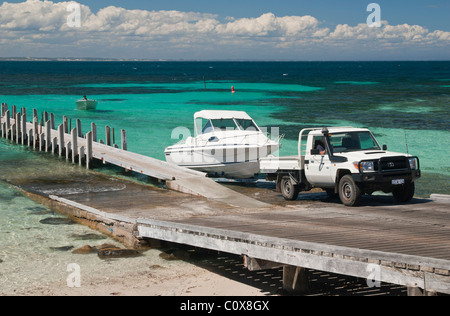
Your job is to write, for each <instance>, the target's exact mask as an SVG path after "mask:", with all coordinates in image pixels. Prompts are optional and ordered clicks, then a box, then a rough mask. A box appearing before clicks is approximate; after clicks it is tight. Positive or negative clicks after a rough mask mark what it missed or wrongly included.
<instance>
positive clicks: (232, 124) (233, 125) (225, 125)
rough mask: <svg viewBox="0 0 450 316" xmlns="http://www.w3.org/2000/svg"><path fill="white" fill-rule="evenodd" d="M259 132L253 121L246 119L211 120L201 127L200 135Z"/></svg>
mask: <svg viewBox="0 0 450 316" xmlns="http://www.w3.org/2000/svg"><path fill="white" fill-rule="evenodd" d="M239 130H241V131H259V128H258V126H256V124H255V123H254V122H253V120H247V119H212V120H208V122H207V123H206V124H205V126H203V129H202V134H206V133H211V132H213V131H214V132H220V131H239Z"/></svg>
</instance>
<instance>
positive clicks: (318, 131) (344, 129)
mask: <svg viewBox="0 0 450 316" xmlns="http://www.w3.org/2000/svg"><path fill="white" fill-rule="evenodd" d="M326 128H327V129H328V132H329V133H330V134H334V133H341V132H363V131H364V132H365V131H369V130H368V129H367V128H359V127H352V126H330V127H326ZM323 129H324V127H321V128H317V129H313V130H312V131H311V132H310V134H312V135H322V130H323Z"/></svg>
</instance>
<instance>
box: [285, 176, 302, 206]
mask: <svg viewBox="0 0 450 316" xmlns="http://www.w3.org/2000/svg"><path fill="white" fill-rule="evenodd" d="M299 192H300V189H299V187H298V185H296V184H294V182H293V181H292V179H291V177H289V176H285V177H283V178H281V194H282V195H283V197H284V198H285V199H286V200H288V201H295V200H297V198H298V193H299Z"/></svg>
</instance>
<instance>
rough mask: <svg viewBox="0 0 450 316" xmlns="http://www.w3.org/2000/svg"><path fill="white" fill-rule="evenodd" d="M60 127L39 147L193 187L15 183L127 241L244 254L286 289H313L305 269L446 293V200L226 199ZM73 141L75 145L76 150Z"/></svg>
mask: <svg viewBox="0 0 450 316" xmlns="http://www.w3.org/2000/svg"><path fill="white" fill-rule="evenodd" d="M6 112H7V111H5V113H3V111H2V114H5V115H2V117H1V122H0V123H1V124H0V125H1V126H2V130H1V135H2V136H3V137H7V138H9V139H11V140H12V141H14V142H18V143H21V142H23V140H22V139H21V138H18V137H17V135H18V134H17V133H18V130H17V129H16V128H15V127H14V126H16V122H23V121H20V120H21V118H20V117H19V116H17V114H16V119H12V118H11V117H10V114H9V113H6ZM22 124H24V123H19V126H22ZM50 124H51V123H50ZM25 126H26V128H24V131H26V130H27V129H29V130H31V132H30V131H28V132H26V133H23V134H20V135H28V137H29V138H26V139H25V140H26V142H29V143H30V145H31V144H34V142H35V139H36V137H37V136H38V133H35V131H37V128H35V124H28V123H27V124H26V125H25ZM63 127H64V126H63ZM76 132H77V131H75V135H76V134H77V133H76ZM91 132H92V131H91ZM19 133H20V131H19ZM59 133H60V128H59V127H58V129H57V130H55V132H53V130H52V128H50V133H48V135H49V136H47V134H44V135H42V134H41V135H39V140H45V141H44V145H42V144H40V143H39V142H38V143H39V144H38V146H37V148H39V149H40V150H48V147H47V145H45V144H53V145H54V144H56V145H55V146H53V145H52V147H51V148H52V149H51V151H52V152H53V151H56V152H58V154H59V151H58V150H59V148H60V147H58V144H60V145H61V146H62V145H63V144H64V148H65V150H66V152H64V150H63V152H62V153H61V154H60V155H61V156H63V157H69V159H71V160H73V157H74V156H73V153H72V155H70V153H69V154H67V151H68V150H67V149H68V148H76V147H77V148H78V149H79V148H80V146H81V147H84V146H86V147H85V148H88V150H85V151H84V154H85V155H86V154H87V155H88V156H87V158H85V159H87V160H89V158H90V157H92V159H99V160H103V161H104V162H107V163H113V164H116V165H118V166H121V167H123V168H127V169H129V170H134V171H137V172H139V173H141V172H142V173H144V174H151V176H154V177H157V178H160V179H163V180H165V181H167V182H168V183H174V184H177V185H180V186H181V187H182V188H180V189H179V191H182V192H185V193H186V192H187V193H190V194H182V193H179V192H175V191H169V190H161V189H155V188H151V187H149V186H145V185H140V184H136V183H131V182H129V181H126V180H120V183H121V184H122V186H121V187H120V188H117V181H118V180H117V179H114V181H113V180H111V179H110V177H107V176H105V175H98V174H96V175H95V177H96V180H95V181H96V182H95V183H96V186H101V187H102V188H105V189H103V190H101V191H99V192H95V191H92V190H91V189H89V188H85V189H84V190H80V192H75V193H73V192H72V193H70V194H68V193H66V191H65V190H63V188H62V186H63V185H67V186H69V185H70V186H74V185H75V184H77V181H79V182H80V185H82V180H83V179H82V177H83V176H84V177H88V176H92V175H90V174H91V173H88V174H85V175H80V176H79V177H75V178H73V177H72V178H68V179H67V180H68V181H58V182H55V183H51V182H48V181H47V182H45V185H42V183H40V182H39V179H28V180H26V181H20V182H19V181H17V182H16V180H14V179H13V180H10V181H9V182H10V183H11V184H13V185H16V186H17V187H19V188H20V189H21V190H22V191H23V192H24V193H25V194H27V195H28V196H29V197H31V198H33V199H36V200H38V201H40V202H42V203H45V204H47V205H49V206H51V207H52V208H55V209H58V210H59V211H61V212H62V213H65V214H67V215H69V216H71V217H72V218H74V219H76V220H77V221H78V222H80V223H82V224H85V225H88V226H90V227H92V228H95V229H97V230H99V231H101V232H103V233H105V234H108V235H110V236H113V237H115V238H117V239H119V240H121V241H122V242H123V243H124V244H127V245H129V246H130V247H135V248H139V247H140V246H142V245H143V244H145V243H146V242H147V241H149V240H164V241H169V242H175V243H179V244H186V245H191V246H195V247H200V248H205V249H212V250H217V251H221V252H226V253H232V254H236V255H240V256H242V257H243V259H244V261H245V265H246V266H247V268H248V269H250V270H253V271H256V270H267V269H271V268H280V267H283V284H284V287H285V289H287V290H292V291H305V290H307V288H308V275H307V273H306V271H307V269H315V270H320V271H326V272H332V273H337V274H343V275H349V276H355V277H359V278H363V279H367V282H368V283H367V284H371V285H372V286H374V287H376V286H377V284H378V282H386V283H392V284H399V285H402V286H406V287H407V288H408V294H409V295H434V294H437V293H445V294H450V242H449V237H450V208H449V205H450V197H449V196H439V195H433V196H432V197H430V199H414V200H413V202H412V203H410V204H405V205H395V204H392V201H391V199H390V198H388V197H368V198H367V199H366V200H365V203H364V204H365V205H364V206H362V207H358V208H348V207H345V206H343V205H340V204H337V203H333V202H328V203H325V202H321V201H309V200H308V198H307V197H306V198H304V197H303V196H300V198H299V199H300V200H299V201H295V202H283V203H287V204H283V205H281V204H280V203H272V204H269V203H267V200H261V201H256V200H254V199H252V198H250V197H247V196H244V195H243V194H240V193H237V192H235V191H234V190H230V189H226V190H224V191H221V192H223V193H222V194H223V195H222V196H220V195H212V194H211V193H210V192H208V191H207V190H205V192H200V190H199V189H197V188H194V187H195V186H197V184H198V183H196V182H195V181H198V182H199V183H201V184H203V182H202V181H203V179H207V180H210V179H208V178H206V177H204V176H203V175H202V174H198V173H196V172H190V171H189V172H188V171H185V170H183V169H182V168H180V169H179V168H175V167H173V166H171V165H167V164H165V163H163V162H159V161H154V160H153V159H148V157H147V159H145V163H142V159H144V158H143V157H142V156H140V155H136V154H132V153H126V151H125V150H122V149H117V148H116V149H115V148H113V147H111V146H107V145H106V144H105V145H102V144H99V143H95V144H94V143H93V144H92V149H91V146H90V145H89V144H88V143H89V142H90V136H89V137H86V138H84V137H77V138H76V139H75V137H74V136H73V135H74V132H73V131H72V134H70V135H68V134H67V133H64V135H63V136H64V137H60V138H58V134H59ZM54 135H55V136H54ZM54 138H56V140H55V139H54ZM47 140H48V141H47ZM73 140H76V146H75V147H70V145H72V144H73V142H72V143H71V144H69V142H71V141H73ZM26 142H25V143H26ZM31 146H33V147H34V145H31ZM42 146H43V147H42ZM90 150H92V155H91V153H90ZM80 151H81V152H83V151H82V150H80ZM80 151H78V152H80ZM64 155H65V156H64ZM81 159H83V157H81ZM75 161H76V159H75ZM174 178H175V180H174ZM178 179H182V180H183V181H187V182H184V183H183V182H182V181H180V182H177V181H178ZM69 180H70V181H69ZM194 180H195V181H194ZM205 183H206V182H205ZM208 183H210V182H208ZM169 186H170V185H169ZM108 187H111V190H108V189H107V188H108ZM113 187H114V189H112V188H113ZM184 187H185V189H184ZM214 189H215V188H214ZM190 190H192V191H190ZM202 190H203V188H202ZM49 192H51V193H49ZM210 194H211V195H210ZM267 194H269V195H270V194H274V195H276V193H274V192H273V191H270V190H266V192H264V194H261V195H267ZM319 195H320V193H319ZM247 203H248V204H247ZM267 206H269V207H267Z"/></svg>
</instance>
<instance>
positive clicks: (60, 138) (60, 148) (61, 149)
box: [58, 124, 65, 157]
mask: <svg viewBox="0 0 450 316" xmlns="http://www.w3.org/2000/svg"><path fill="white" fill-rule="evenodd" d="M64 148H65V147H64V124H60V125H59V126H58V154H59V157H62V155H63V153H64Z"/></svg>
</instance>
